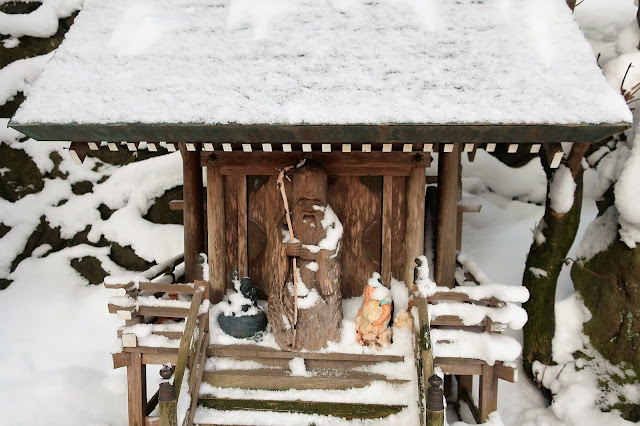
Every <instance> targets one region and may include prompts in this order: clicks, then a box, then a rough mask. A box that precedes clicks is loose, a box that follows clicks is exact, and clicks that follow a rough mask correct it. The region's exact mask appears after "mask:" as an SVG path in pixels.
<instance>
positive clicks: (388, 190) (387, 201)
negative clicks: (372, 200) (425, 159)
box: [380, 176, 409, 287]
mask: <svg viewBox="0 0 640 426" xmlns="http://www.w3.org/2000/svg"><path fill="white" fill-rule="evenodd" d="M382 179H383V184H382V261H381V262H380V275H381V276H382V282H383V283H384V285H386V286H388V287H390V286H391V256H392V249H393V248H392V246H391V222H392V218H391V217H392V214H393V212H392V208H393V176H384V177H383V178H382ZM407 285H409V283H407Z"/></svg>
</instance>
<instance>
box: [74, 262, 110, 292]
mask: <svg viewBox="0 0 640 426" xmlns="http://www.w3.org/2000/svg"><path fill="white" fill-rule="evenodd" d="M71 267H72V268H73V269H75V270H76V271H78V273H79V274H80V275H82V277H84V278H85V279H86V280H87V281H89V284H92V285H98V284H102V282H103V281H104V278H105V277H106V276H107V275H109V274H108V273H107V272H105V270H104V269H102V263H101V262H100V261H99V260H98V259H96V258H95V257H92V256H85V257H82V258H80V259H71Z"/></svg>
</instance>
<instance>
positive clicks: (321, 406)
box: [198, 395, 406, 425]
mask: <svg viewBox="0 0 640 426" xmlns="http://www.w3.org/2000/svg"><path fill="white" fill-rule="evenodd" d="M198 405H200V406H202V407H206V408H213V409H216V410H225V411H230V410H248V411H264V412H279V413H302V414H319V415H325V416H335V417H341V418H345V419H348V420H350V419H375V418H381V417H387V416H389V415H391V414H396V413H398V412H400V411H402V410H403V409H404V408H406V406H405V405H380V404H362V403H343V402H315V401H300V400H297V401H273V400H254V399H252V400H241V399H230V398H215V397H210V396H208V395H201V396H200V399H199V400H198ZM200 424H201V425H204V424H205V423H200Z"/></svg>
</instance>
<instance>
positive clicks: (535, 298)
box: [522, 143, 589, 381]
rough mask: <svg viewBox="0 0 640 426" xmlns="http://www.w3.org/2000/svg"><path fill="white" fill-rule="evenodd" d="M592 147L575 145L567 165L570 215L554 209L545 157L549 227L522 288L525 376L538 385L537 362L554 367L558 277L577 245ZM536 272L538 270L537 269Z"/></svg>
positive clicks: (533, 248)
mask: <svg viewBox="0 0 640 426" xmlns="http://www.w3.org/2000/svg"><path fill="white" fill-rule="evenodd" d="M588 147H589V144H586V143H580V144H577V143H576V144H574V145H573V149H572V150H571V154H570V155H569V158H568V160H567V161H566V163H565V165H566V166H567V167H568V168H569V170H570V171H571V174H572V176H573V179H574V181H575V183H576V190H575V193H574V201H573V206H572V207H571V209H570V210H569V211H568V212H567V213H557V212H555V211H554V210H552V209H551V206H550V198H549V196H550V193H549V188H550V185H551V182H552V179H553V174H554V170H552V169H551V168H550V167H549V164H548V163H547V162H546V159H545V157H544V156H542V162H543V166H544V169H545V173H546V175H547V200H546V207H545V211H544V216H543V218H542V220H543V221H544V224H545V227H544V229H543V231H542V234H543V235H544V237H545V241H544V242H537V241H536V240H535V239H534V241H533V243H532V244H531V249H530V250H529V255H528V256H527V263H526V266H525V271H524V276H523V278H522V284H523V285H524V286H525V287H526V288H527V289H528V290H529V293H530V297H529V300H528V301H527V302H526V303H524V304H523V305H522V306H523V308H524V309H525V310H526V311H527V314H528V315H529V320H528V321H527V324H526V325H525V326H524V348H523V358H524V359H523V366H524V370H525V373H526V374H527V376H528V377H529V379H531V380H532V381H535V378H534V377H533V373H532V369H531V367H532V365H533V362H534V361H540V362H541V363H543V364H551V362H552V358H551V353H552V352H551V341H552V340H553V335H554V333H555V327H556V323H555V297H556V285H557V282H558V276H559V275H560V271H561V270H562V266H563V264H564V263H563V262H564V260H565V258H566V257H567V253H568V252H569V249H570V248H571V245H572V244H573V241H574V239H575V237H576V233H577V231H578V225H579V224H580V213H581V211H582V187H583V182H582V178H583V174H584V170H583V168H582V159H583V158H584V155H585V153H586V151H587V149H588ZM531 268H537V269H539V270H542V271H544V272H546V276H543V275H541V274H540V273H535V272H533V271H532V270H531ZM534 271H535V269H534Z"/></svg>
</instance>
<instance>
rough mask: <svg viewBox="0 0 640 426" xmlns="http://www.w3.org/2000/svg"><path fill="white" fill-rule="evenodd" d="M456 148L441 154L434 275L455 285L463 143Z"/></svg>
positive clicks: (439, 159)
mask: <svg viewBox="0 0 640 426" xmlns="http://www.w3.org/2000/svg"><path fill="white" fill-rule="evenodd" d="M455 145H456V146H455V149H454V150H453V152H451V153H449V154H447V153H443V152H441V153H440V154H439V155H438V217H437V227H436V256H435V257H436V259H435V271H434V272H435V279H436V283H437V284H438V285H440V286H444V287H450V288H452V287H453V285H454V283H455V280H454V275H455V270H456V235H457V229H456V228H457V209H458V207H457V204H458V164H459V159H460V145H459V144H455Z"/></svg>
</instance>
